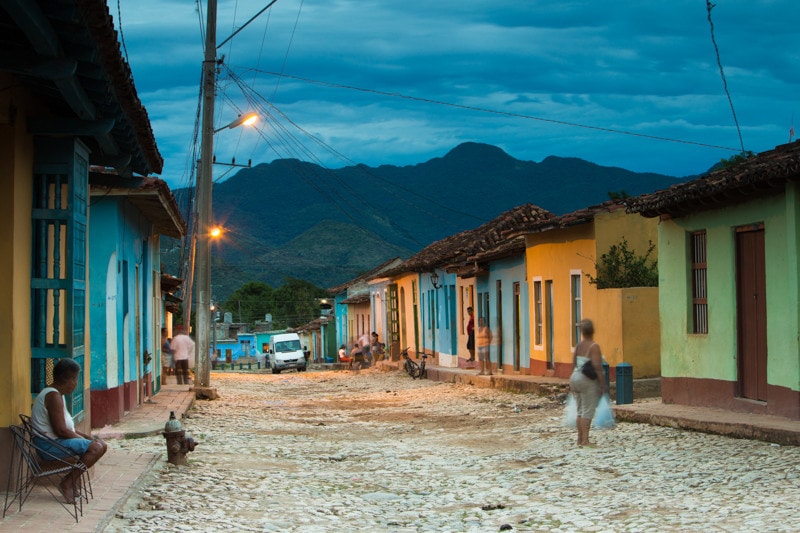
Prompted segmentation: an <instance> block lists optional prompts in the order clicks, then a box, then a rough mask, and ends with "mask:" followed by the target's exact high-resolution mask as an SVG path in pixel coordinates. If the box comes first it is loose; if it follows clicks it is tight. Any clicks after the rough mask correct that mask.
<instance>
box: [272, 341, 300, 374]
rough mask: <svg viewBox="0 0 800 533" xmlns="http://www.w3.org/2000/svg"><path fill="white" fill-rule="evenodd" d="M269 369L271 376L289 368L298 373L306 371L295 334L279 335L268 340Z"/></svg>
mask: <svg viewBox="0 0 800 533" xmlns="http://www.w3.org/2000/svg"><path fill="white" fill-rule="evenodd" d="M269 367H270V368H271V369H272V373H273V374H280V373H281V370H288V369H290V368H296V369H297V371H298V372H303V371H304V370H305V369H306V356H305V354H304V353H303V348H302V347H301V346H300V337H298V336H297V333H281V334H278V335H274V336H273V337H272V338H271V339H270V346H269Z"/></svg>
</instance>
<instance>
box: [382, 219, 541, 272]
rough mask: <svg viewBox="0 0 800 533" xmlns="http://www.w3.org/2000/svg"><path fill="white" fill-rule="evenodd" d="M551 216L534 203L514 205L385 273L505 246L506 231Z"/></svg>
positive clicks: (454, 260)
mask: <svg viewBox="0 0 800 533" xmlns="http://www.w3.org/2000/svg"><path fill="white" fill-rule="evenodd" d="M554 217H555V215H554V214H553V213H551V212H550V211H547V210H545V209H542V208H541V207H538V206H536V205H533V204H525V205H521V206H518V207H515V208H513V209H510V210H508V211H506V212H504V213H502V214H500V215H499V216H497V217H496V218H494V219H492V220H490V221H489V222H486V223H485V224H482V225H480V226H478V227H477V228H475V229H470V230H466V231H462V232H460V233H456V234H455V235H450V236H449V237H445V238H444V239H441V240H438V241H436V242H433V243H431V244H429V245H428V246H426V247H425V248H423V249H422V250H420V251H419V252H417V253H416V254H414V255H412V256H411V257H409V258H408V260H406V261H405V262H404V263H402V264H400V265H399V266H397V267H396V268H393V269H391V270H389V271H387V272H385V275H387V276H393V275H397V274H401V273H404V272H425V271H428V270H432V269H433V268H436V267H442V266H448V265H456V264H459V263H464V262H466V261H467V260H468V259H469V258H470V257H472V256H475V255H477V254H484V253H488V252H490V251H492V250H495V249H498V248H499V247H502V246H508V240H509V239H508V237H506V234H507V233H508V232H511V231H513V230H515V229H518V228H522V227H527V226H535V225H538V224H544V223H547V221H549V220H550V219H552V218H554Z"/></svg>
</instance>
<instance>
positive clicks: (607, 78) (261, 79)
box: [109, 0, 800, 187]
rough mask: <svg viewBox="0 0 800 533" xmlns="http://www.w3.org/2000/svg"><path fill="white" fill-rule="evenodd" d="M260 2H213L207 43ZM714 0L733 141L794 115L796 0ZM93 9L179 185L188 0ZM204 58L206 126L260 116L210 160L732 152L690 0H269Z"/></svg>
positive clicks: (693, 156)
mask: <svg viewBox="0 0 800 533" xmlns="http://www.w3.org/2000/svg"><path fill="white" fill-rule="evenodd" d="M268 3H269V2H268V0H257V1H256V0H239V1H232V0H231V1H229V0H220V1H219V5H218V20H219V22H218V32H217V35H218V39H217V42H218V43H220V42H222V41H223V40H224V39H226V38H227V37H228V36H230V35H231V34H232V33H233V32H234V31H235V30H236V29H238V28H239V27H240V26H241V25H242V24H244V23H245V22H246V21H247V20H248V19H250V18H251V17H252V16H253V15H255V14H256V13H257V12H258V11H259V10H261V9H262V8H263V7H264V6H266V5H267V4H268ZM716 4H717V5H716V7H715V8H714V9H713V10H712V20H713V23H714V35H715V38H716V42H717V45H718V49H719V57H720V59H721V62H722V66H723V69H724V73H725V77H726V80H727V85H728V90H729V91H730V96H731V99H732V102H733V107H734V109H735V112H736V116H737V118H738V122H739V126H740V128H741V136H742V140H743V143H744V148H745V150H749V151H753V152H761V151H764V150H769V149H771V148H773V147H775V146H777V145H780V144H783V143H786V142H787V141H788V140H789V132H790V127H791V126H792V125H793V121H794V122H795V125H796V127H797V128H800V105H798V95H800V43H799V42H798V41H799V39H798V37H800V31H798V28H799V24H800V2H797V0H775V1H764V0H735V1H733V0H718V1H717V2H716ZM109 7H110V10H111V13H112V15H113V17H114V19H115V25H116V27H117V28H118V29H120V27H121V30H122V37H123V38H124V43H125V47H126V49H127V53H128V58H129V61H130V64H131V69H132V71H133V76H134V81H135V84H136V88H137V90H138V92H139V97H140V98H141V100H142V102H143V103H144V105H145V107H146V108H147V110H148V113H149V115H150V119H151V122H152V125H153V130H154V132H155V136H156V140H157V142H158V146H159V149H160V151H161V153H162V155H163V156H164V159H165V165H164V171H163V173H162V174H161V177H162V178H163V179H165V180H166V181H167V182H168V183H169V184H170V186H171V187H180V186H185V185H187V184H188V177H189V170H188V169H189V165H190V164H192V161H193V156H192V155H191V153H190V150H191V148H192V140H193V131H194V126H195V116H196V113H197V102H198V91H199V82H200V68H201V62H202V59H203V41H202V38H201V31H204V28H203V29H202V30H201V23H202V26H203V27H204V26H205V9H206V7H205V2H204V1H203V2H202V5H201V6H200V9H202V14H201V13H200V12H199V11H198V4H196V3H194V2H189V1H186V0H182V1H177V0H137V1H136V2H133V1H127V2H125V1H122V2H121V4H120V10H121V11H117V5H116V3H115V2H110V3H109ZM120 23H121V24H120ZM219 53H220V55H222V54H224V56H225V57H224V66H223V67H222V69H221V72H220V77H219V93H218V96H217V99H216V101H217V107H216V126H215V127H217V128H219V127H222V126H224V125H225V124H227V123H229V122H231V121H232V120H234V119H235V118H236V116H237V114H238V113H240V112H243V111H250V110H252V109H254V108H256V109H260V110H261V112H262V113H264V111H266V112H267V113H268V116H267V117H266V119H265V120H262V121H261V122H260V123H259V126H258V129H257V130H252V129H249V130H248V129H245V128H237V129H235V130H223V131H220V132H219V133H218V134H217V135H216V136H215V142H216V150H215V152H216V156H217V159H218V160H221V161H230V159H231V158H232V157H235V158H236V160H237V162H244V161H246V160H248V159H252V160H253V164H257V163H264V162H270V161H272V160H274V159H279V158H287V157H292V158H297V159H302V160H306V161H312V162H315V163H319V164H324V165H326V166H328V167H329V168H340V167H343V166H347V165H351V164H357V163H365V164H367V165H371V166H377V165H380V164H393V165H413V164H416V163H421V162H424V161H426V160H428V159H431V158H433V157H440V156H443V155H444V154H445V153H447V151H449V150H450V149H451V148H453V147H455V146H456V145H458V144H460V143H462V142H466V141H475V142H482V143H487V144H493V145H496V146H499V147H501V148H502V149H504V150H505V151H506V152H508V153H509V154H510V155H511V156H513V157H515V158H517V159H523V160H528V161H541V160H542V159H544V158H545V157H547V156H549V155H558V156H564V157H580V158H583V159H586V160H589V161H592V162H594V163H598V164H602V165H608V166H617V167H623V168H626V169H629V170H634V171H641V172H644V171H648V172H659V173H664V174H670V175H675V176H684V175H688V174H695V173H700V172H704V171H705V170H706V169H708V168H709V167H710V166H711V165H712V164H714V163H716V162H717V161H719V160H720V159H721V158H727V157H730V156H732V155H735V154H736V153H737V152H738V150H739V148H740V141H739V134H738V133H737V129H736V126H735V123H734V119H733V115H732V113H731V105H730V103H729V101H728V98H727V96H726V94H725V91H724V87H723V81H722V78H721V76H720V70H719V67H718V64H717V55H716V52H715V49H714V45H713V44H712V40H711V33H710V26H709V22H708V12H707V9H706V2H705V1H704V0H670V1H658V2H656V1H647V0H645V1H643V2H631V1H630V0H606V1H597V0H594V1H592V0H584V1H559V2H556V1H535V0H493V1H491V2H477V1H472V0H458V1H455V0H433V1H430V0H428V1H419V0H403V1H397V0H278V1H277V2H276V3H275V4H274V5H273V6H272V7H271V8H270V9H269V10H267V11H266V12H265V13H264V14H263V15H261V16H260V17H259V18H257V19H256V20H255V21H254V22H253V23H251V24H250V25H249V26H247V27H246V28H245V29H244V30H242V31H241V32H240V33H239V34H238V35H236V36H235V37H234V38H233V39H232V40H231V41H230V42H229V43H227V44H225V45H224V46H222V47H221V48H220V49H219ZM281 74H282V75H281ZM795 115H796V116H795ZM581 126H587V127H581ZM608 130H614V131H608ZM617 132H628V133H629V134H624V133H617ZM631 134H635V135H631ZM652 137H660V138H668V139H672V140H674V141H682V142H674V141H668V140H658V139H654V138H652ZM703 145H711V146H703ZM214 172H215V179H216V180H221V179H225V178H226V177H227V176H229V175H230V174H227V175H226V172H229V169H228V168H227V167H221V166H216V167H215V169H214Z"/></svg>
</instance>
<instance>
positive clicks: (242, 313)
mask: <svg viewBox="0 0 800 533" xmlns="http://www.w3.org/2000/svg"><path fill="white" fill-rule="evenodd" d="M274 308H275V289H273V288H272V287H270V286H269V285H267V284H266V283H262V282H260V281H251V282H249V283H245V284H244V285H242V286H241V287H239V288H238V289H237V290H236V291H235V292H234V293H233V294H232V295H231V296H230V298H228V299H227V300H225V303H224V304H222V311H223V312H224V311H229V312H231V313H233V320H234V321H235V322H251V323H252V322H255V321H256V320H264V315H265V314H267V313H270V312H272V310H273V309H274Z"/></svg>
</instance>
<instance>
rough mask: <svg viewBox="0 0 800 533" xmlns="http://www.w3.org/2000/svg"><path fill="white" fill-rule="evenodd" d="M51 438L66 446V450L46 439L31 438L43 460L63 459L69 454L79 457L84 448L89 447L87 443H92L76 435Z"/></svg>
mask: <svg viewBox="0 0 800 533" xmlns="http://www.w3.org/2000/svg"><path fill="white" fill-rule="evenodd" d="M53 440H55V441H56V442H57V443H59V444H60V445H61V446H63V447H64V448H66V450H63V449H61V448H59V447H58V446H53V444H52V443H51V442H50V441H49V440H47V439H43V438H41V437H34V438H33V443H34V445H36V451H37V452H38V453H39V458H40V459H42V460H43V461H48V460H51V459H63V458H65V457H69V456H70V455H77V456H78V457H80V456H82V455H83V454H85V453H86V450H88V449H89V445H90V444H91V443H92V441H90V440H89V439H84V438H83V437H78V438H75V439H53ZM67 450H68V451H67Z"/></svg>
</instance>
